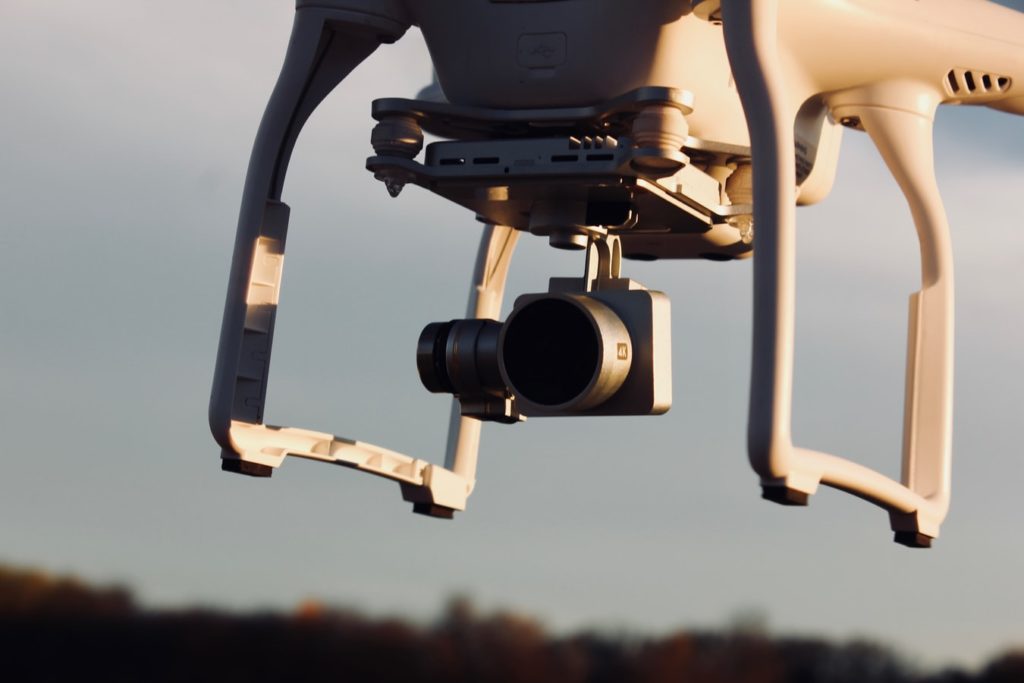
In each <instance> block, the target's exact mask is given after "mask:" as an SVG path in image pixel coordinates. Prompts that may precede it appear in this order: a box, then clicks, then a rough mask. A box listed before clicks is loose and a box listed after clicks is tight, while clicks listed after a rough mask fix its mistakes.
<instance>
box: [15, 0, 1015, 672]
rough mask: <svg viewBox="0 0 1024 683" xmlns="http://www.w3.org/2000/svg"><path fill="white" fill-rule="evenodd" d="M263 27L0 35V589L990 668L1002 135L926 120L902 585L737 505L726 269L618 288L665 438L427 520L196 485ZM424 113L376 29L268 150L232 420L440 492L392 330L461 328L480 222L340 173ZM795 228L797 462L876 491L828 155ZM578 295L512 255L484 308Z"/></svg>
mask: <svg viewBox="0 0 1024 683" xmlns="http://www.w3.org/2000/svg"><path fill="white" fill-rule="evenodd" d="M1008 4H1011V5H1012V4H1013V3H1008ZM1021 5H1022V3H1016V5H1014V6H1016V7H1017V8H1018V9H1024V7H1022V6H1021ZM291 15H292V4H291V3H289V2H284V1H274V0H216V1H215V2H210V1H209V0H179V1H178V2H173V3H167V2H164V3H157V2H150V1H145V0H138V1H132V2H127V1H125V0H93V1H91V2H89V3H82V2H73V1H69V0H54V1H52V2H46V3H42V2H38V1H36V0H3V2H2V4H0V93H3V95H2V102H3V105H2V107H0V150H2V153H0V207H2V214H0V215H2V219H0V220H2V223H0V284H2V286H0V312H2V314H3V321H2V323H0V433H2V436H3V449H2V455H0V461H2V462H3V465H4V467H3V471H2V473H0V561H2V562H6V563H10V564H15V565H25V566H36V567H41V568H45V569H48V570H52V571H55V572H71V573H75V574H77V575H79V576H82V577H84V578H86V579H88V580H92V581H97V582H119V583H125V584H128V585H130V586H132V587H133V588H134V589H135V590H136V591H137V593H138V595H139V596H140V598H141V599H142V600H143V601H144V602H145V603H146V604H149V605H153V606H160V607H175V606H181V605H191V604H197V603H201V604H212V605H216V606H220V607H223V608H228V609H262V608H283V609H290V608H292V607H294V606H295V605H296V604H297V603H298V602H300V601H301V600H303V599H305V598H307V597H316V598H317V599H321V600H323V601H325V602H329V603H335V604H340V605H346V606H353V607H356V608H360V609H364V610H367V611H369V612H371V613H374V614H401V615H411V616H413V617H417V618H419V617H423V618H425V617H429V616H430V615H431V614H433V613H435V612H436V610H437V609H438V607H439V606H440V605H441V604H443V603H444V601H445V600H446V599H447V598H448V597H449V596H451V595H453V594H455V593H462V594H467V595H469V596H472V597H473V598H474V599H475V600H476V601H477V602H478V603H479V604H480V605H481V606H483V607H484V608H488V609H489V608H499V607H505V608H512V609H516V610H519V611H523V612H525V613H528V614H532V615H536V616H537V617H539V618H540V619H541V620H542V621H543V622H544V623H545V624H547V625H548V626H549V627H551V628H552V629H555V630H568V629H579V628H592V627H596V628H605V629H628V630H632V631H638V632H641V633H661V632H665V631H667V630H669V629H672V628H677V627H698V628H705V627H710V628H714V627H721V626H726V625H728V624H729V623H730V622H731V620H734V619H735V618H737V615H742V614H749V613H751V612H757V613H762V614H764V615H765V616H766V619H767V622H768V626H769V628H770V629H771V630H772V631H773V632H776V633H786V634H799V635H816V636H824V637H835V638H853V637H861V636H863V637H869V638H871V639H874V640H877V641H879V642H883V643H886V644H889V645H891V646H893V647H895V648H898V649H900V650H903V651H905V652H907V653H908V655H909V656H910V657H911V658H912V659H914V660H915V661H920V662H923V663H925V664H928V665H936V664H943V663H948V662H954V663H960V664H965V665H971V664H975V663H977V662H979V661H981V660H982V659H983V658H984V657H986V656H988V655H991V654H993V653H995V652H997V651H999V650H1001V649H1003V648H1005V647H1008V646H1010V645H1018V646H1019V645H1021V644H1024V617H1022V616H1021V615H1022V614H1024V590H1022V586H1021V577H1022V576H1024V546H1022V545H1021V543H1020V540H1019V539H1020V531H1019V527H1020V523H1021V521H1022V520H1024V502H1022V501H1021V496H1020V490H1021V485H1022V482H1024V458H1022V457H1021V456H1022V455H1024V453H1022V446H1021V441H1020V438H1019V433H1020V425H1021V423H1022V421H1024V387H1022V386H1021V382H1020V379H1021V377H1022V376H1024V359H1022V353H1021V352H1022V349H1024V325H1022V320H1021V311H1022V310H1024V285H1022V280H1021V277H1020V272H1019V264H1020V263H1021V262H1022V261H1024V230H1022V229H1021V228H1022V227H1024V217H1022V214H1021V210H1020V208H1019V195H1020V192H1021V188H1022V187H1024V120H1021V119H1016V118H1013V117H1011V116H1010V115H1008V114H1002V113H999V112H993V111H989V110H977V109H968V108H961V109H954V108H944V109H943V110H942V111H941V112H940V115H939V117H938V121H937V127H936V139H935V147H936V168H937V173H938V177H939V183H940V187H941V189H942V192H943V197H944V200H945V202H946V208H947V210H948V213H949V218H950V223H951V225H952V232H953V243H954V249H955V266H956V283H957V284H956V286H957V299H956V305H957V313H956V315H957V333H956V344H957V346H956V393H955V418H954V419H955V422H954V465H953V468H954V478H953V500H952V508H951V511H950V514H949V517H948V518H947V521H946V522H945V524H944V526H943V528H942V535H941V537H940V538H939V539H938V540H937V542H936V544H935V547H934V548H933V549H931V550H928V551H912V550H909V549H906V548H903V547H901V546H898V545H895V544H894V543H893V542H892V540H891V532H890V531H889V527H888V519H887V515H886V514H885V513H884V512H882V511H881V510H879V509H877V508H875V507H873V506H870V505H868V504H867V503H864V502H863V501H860V500H857V499H855V498H853V497H851V496H849V495H846V494H843V493H840V492H838V491H834V490H831V489H822V490H821V491H820V492H819V493H818V494H817V495H816V496H815V497H814V498H813V499H812V501H811V505H810V507H808V508H802V509H794V508H783V507H781V506H776V505H773V504H770V503H768V502H765V501H762V500H760V498H759V488H758V482H757V478H756V476H755V475H754V474H753V472H752V471H751V470H750V469H749V466H748V465H747V461H746V453H745V447H744V442H745V427H746V425H745V422H746V407H747V389H748V385H747V382H748V377H747V375H748V372H749V345H750V317H751V310H750V290H751V264H750V262H738V263H725V264H722V263H707V262H701V263H690V262H664V263H632V262H629V263H627V264H626V266H625V269H624V270H625V274H627V275H628V276H630V277H632V278H634V279H636V280H639V281H641V282H643V283H644V284H646V285H647V286H649V287H651V288H653V289H658V290H661V291H664V292H666V293H667V294H668V295H669V296H670V297H671V299H672V307H673V323H672V325H673V327H672V334H673V385H674V392H673V393H674V398H675V402H674V405H673V408H672V410H671V411H670V412H669V413H668V414H667V415H665V416H662V417H629V418H627V417H623V418H603V419H600V420H599V419H596V418H577V419H564V420H558V419H548V420H544V419H534V420H531V421H529V422H528V423H526V424H522V425H516V426H512V427H508V426H502V425H487V426H485V428H484V435H483V446H482V452H481V460H480V466H479V470H478V479H477V486H476V489H475V492H474V494H473V496H472V497H471V498H470V501H469V508H468V509H467V510H466V512H464V513H460V514H458V515H456V518H455V520H453V521H440V520H434V519H430V518H426V517H422V516H419V515H413V514H411V513H410V509H409V506H408V505H407V504H406V503H403V502H402V501H401V498H400V495H399V490H398V487H397V486H396V485H395V484H393V483H391V482H386V481H383V480H380V479H377V478H374V477H367V476H363V475H361V474H359V473H356V472H353V471H350V470H346V469H342V468H332V467H329V466H327V465H324V464H320V463H310V462H304V461H298V460H294V461H291V460H290V461H286V462H285V464H284V466H283V467H282V468H281V469H280V470H278V471H277V472H276V473H275V475H274V477H273V478H272V479H269V480H254V479H250V478H246V477H239V476H235V475H230V474H226V473H221V472H220V471H219V459H218V456H219V451H218V448H217V447H216V445H215V444H214V442H213V440H212V438H211V437H210V435H209V432H208V428H207V423H206V409H207V402H208V396H209V388H210V382H211V379H212V372H213V363H214V357H215V353H216V346H217V340H218V335H219V329H220V315H221V312H222V306H223V296H224V290H225V286H226V281H227V273H228V267H229V260H230V254H231V246H232V243H233V236H234V228H235V223H236V220H237V211H238V205H239V200H240V197H241V189H242V183H243V180H244V173H245V168H246V163H247V160H248V155H249V151H250V146H251V144H252V139H253V136H254V134H255V131H256V127H257V125H258V122H259V118H260V115H261V113H262V109H263V106H264V105H265V103H266V99H267V96H268V95H269V92H270V89H271V88H272V86H273V83H274V80H275V79H276V75H277V71H278V68H279V66H280V62H281V59H282V57H283V54H284V49H285V46H286V44H287V39H288V34H289V30H290V22H291ZM429 78H430V64H429V58H428V56H427V53H426V50H425V48H424V46H423V41H422V38H421V37H420V35H419V34H418V33H417V32H416V31H415V30H412V31H410V32H409V34H408V35H407V36H406V37H405V38H404V39H403V40H402V41H401V42H399V43H398V44H396V45H394V46H389V47H386V48H384V49H381V50H379V51H378V52H377V53H375V54H374V55H373V56H372V57H371V58H370V59H369V60H368V61H367V62H366V63H364V64H363V65H362V66H361V67H360V68H359V69H358V70H357V71H356V72H355V73H354V74H353V75H352V76H351V77H350V78H349V79H347V80H346V81H345V82H344V83H343V84H342V86H341V87H340V88H339V89H338V90H337V91H336V92H335V93H334V94H333V95H332V96H331V97H330V98H328V100H327V101H326V102H325V103H324V104H323V105H322V106H321V107H320V109H319V110H318V111H317V112H316V114H315V115H314V116H313V118H312V119H311V120H310V122H309V124H308V125H307V127H306V130H305V131H304V133H303V135H302V136H301V138H300V139H299V142H298V145H297V147H296V150H295V155H294V157H293V162H292V165H291V169H290V173H289V177H288V181H287V185H286V187H285V201H287V202H288V203H289V204H290V205H291V207H292V218H291V229H290V234H289V244H288V258H287V260H286V268H285V279H284V285H283V290H282V296H281V308H280V311H279V314H278V322H277V330H278V331H277V335H276V340H275V347H274V362H273V367H272V370H271V376H270V393H269V400H268V407H267V419H268V421H269V422H271V423H274V424H285V425H291V426H299V427H306V428H312V429H318V430H322V431H328V432H334V433H337V434H340V435H344V436H347V437H350V438H356V439H360V440H363V441H368V442H370V443H375V444H379V445H382V446H385V447H388V448H391V449H394V450H398V451H401V452H404V453H408V454H410V455H414V456H416V457H420V458H424V459H428V460H433V461H440V460H441V459H443V448H444V439H445V435H444V430H445V427H446V423H447V411H448V405H449V404H448V401H447V400H446V399H445V398H444V397H442V396H437V395H433V394H429V393H427V392H426V391H425V390H424V389H423V388H422V386H421V385H420V382H419V380H418V378H417V376H416V372H415V363H414V349H415V343H416V339H417V337H418V335H419V332H420V330H421V329H422V327H423V325H425V324H426V323H428V322H432V321H435V320H448V319H451V318H455V317H460V316H462V315H463V312H464V308H465V299H466V295H467V287H468V282H469V277H470V274H471V268H472V261H473V256H474V254H475V251H476V244H477V240H478V237H479V230H480V228H479V224H477V223H475V221H474V220H473V218H472V216H470V215H469V214H468V213H467V212H466V211H465V210H463V209H461V208H460V207H457V206H454V205H450V204H447V203H446V202H445V201H444V200H442V199H440V198H437V197H433V196H430V195H429V194H428V193H427V192H425V191H423V190H420V189H419V188H413V187H410V188H408V189H407V190H406V191H405V192H404V193H403V194H402V195H401V196H400V197H399V198H397V199H391V198H389V197H388V195H387V193H386V191H385V190H384V188H383V187H382V186H381V185H380V184H379V183H377V182H376V181H374V180H373V178H372V176H371V175H370V174H369V173H368V172H366V171H365V170H364V168H363V164H364V160H365V157H366V156H368V155H369V154H370V152H371V150H370V146H369V134H370V130H371V128H372V124H373V122H372V120H371V118H370V116H369V111H370V110H369V104H370V101H371V100H372V99H373V98H376V97H385V96H412V95H414V94H415V92H416V91H417V90H418V89H419V88H420V87H421V86H422V85H424V84H425V83H426V82H427V81H428V80H429ZM798 221H799V245H798V274H797V282H798V285H797V287H798V293H797V298H798V301H797V347H796V376H795V403H794V435H795V442H796V443H797V444H799V445H802V446H807V447H811V448H817V449H821V450H828V451H830V452H836V453H839V454H841V455H844V456H847V457H850V458H854V459H857V460H858V461H859V462H862V463H865V464H868V465H870V466H872V467H876V468H878V469H880V470H881V471H883V472H886V473H888V474H890V475H891V476H897V475H898V471H899V450H900V429H901V418H902V397H903V392H902V380H903V367H902V366H903V360H904V343H905V342H904V339H905V334H906V329H905V328H906V300H907V296H908V295H909V294H910V293H911V292H912V291H914V290H915V289H916V288H917V284H918V283H917V280H918V265H917V245H916V238H915V235H914V231H913V228H912V225H911V223H910V217H909V212H908V211H907V209H906V208H905V205H904V203H903V201H902V198H901V196H900V195H899V192H898V190H897V188H896V186H895V184H894V183H893V181H892V180H891V178H890V177H889V175H888V173H887V171H886V170H885V168H884V165H883V164H882V162H881V161H880V159H879V157H878V155H877V153H876V152H875V151H874V149H873V147H872V146H871V145H870V143H869V141H868V140H867V138H866V136H864V135H863V134H857V133H855V132H848V133H847V134H845V136H844V140H843V152H842V158H841V161H840V166H839V173H838V178H837V183H836V187H835V189H834V191H833V192H832V194H831V195H830V196H829V198H828V199H827V200H826V201H824V202H823V203H822V204H820V205H816V206H814V207H808V208H805V209H801V210H800V211H799V212H798ZM581 268H582V264H581V263H580V257H579V255H578V254H571V253H563V252H557V251H555V250H552V249H550V248H549V247H548V246H547V244H546V240H544V239H542V238H531V237H529V236H527V237H524V239H523V240H521V241H520V247H519V251H518V252H517V254H516V257H515V259H514V261H513V272H512V275H511V277H510V280H509V284H508V294H509V299H510V300H511V298H513V297H514V296H515V295H517V294H519V293H525V292H535V291H543V290H544V289H545V288H546V282H547V278H548V277H550V276H552V275H575V274H577V273H579V272H580V269H581Z"/></svg>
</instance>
